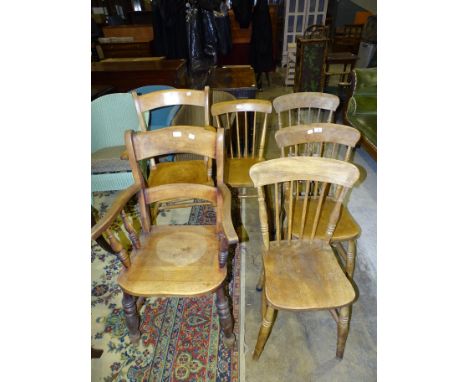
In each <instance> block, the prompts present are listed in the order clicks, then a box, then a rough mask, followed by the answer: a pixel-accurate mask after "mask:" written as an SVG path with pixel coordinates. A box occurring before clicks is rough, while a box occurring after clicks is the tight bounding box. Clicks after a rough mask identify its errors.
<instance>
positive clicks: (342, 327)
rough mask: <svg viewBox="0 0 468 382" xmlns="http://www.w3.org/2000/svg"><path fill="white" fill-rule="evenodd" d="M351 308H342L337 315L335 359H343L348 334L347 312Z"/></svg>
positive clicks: (348, 306)
mask: <svg viewBox="0 0 468 382" xmlns="http://www.w3.org/2000/svg"><path fill="white" fill-rule="evenodd" d="M350 309H351V306H350V305H347V306H343V307H342V308H341V309H340V312H339V314H338V341H337V345H336V357H337V358H339V359H343V353H344V348H345V345H346V339H347V338H348V333H349V312H350Z"/></svg>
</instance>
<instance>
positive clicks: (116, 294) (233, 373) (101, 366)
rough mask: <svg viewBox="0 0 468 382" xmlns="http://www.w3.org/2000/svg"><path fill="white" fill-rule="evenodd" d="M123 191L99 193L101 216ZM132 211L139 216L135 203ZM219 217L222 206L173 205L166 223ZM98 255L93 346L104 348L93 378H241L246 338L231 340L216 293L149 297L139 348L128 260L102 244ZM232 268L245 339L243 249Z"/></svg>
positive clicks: (190, 381)
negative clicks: (226, 338)
mask: <svg viewBox="0 0 468 382" xmlns="http://www.w3.org/2000/svg"><path fill="white" fill-rule="evenodd" d="M115 195H116V193H114V192H105V193H96V194H95V197H94V201H95V202H94V205H95V207H96V208H97V209H98V211H99V212H100V214H101V216H102V214H103V213H104V212H105V211H106V210H107V208H109V207H110V204H111V202H112V199H113V198H114V197H115ZM130 214H131V215H132V216H133V217H136V216H137V215H138V212H137V208H136V206H135V205H134V204H133V205H132V206H131V211H130ZM214 222H215V214H214V211H213V210H212V209H211V208H210V207H207V206H195V207H192V208H184V209H182V208H181V209H173V210H168V211H166V212H165V213H162V214H160V215H159V216H158V224H213V223H214ZM121 236H122V234H121ZM91 260H92V285H91V317H92V325H91V329H92V339H91V345H92V347H93V348H94V349H101V350H103V354H102V355H101V357H100V358H97V359H92V380H93V381H105V382H107V381H122V382H123V381H148V382H153V381H154V382H159V381H184V382H205V381H206V382H208V381H210V382H211V381H213V382H214V381H220V382H221V381H238V380H239V375H238V368H239V341H237V343H236V346H235V348H234V349H228V348H226V347H225V346H224V344H223V341H222V336H223V333H222V332H221V330H220V325H219V319H218V313H217V310H216V305H215V297H214V295H207V296H203V297H197V298H153V299H147V300H146V303H145V305H144V306H143V307H142V308H141V310H140V316H141V324H140V329H141V333H142V335H141V339H140V342H139V344H138V345H137V346H135V345H132V344H131V342H130V339H129V337H128V333H127V327H126V325H125V316H124V312H123V309H122V303H121V300H122V292H121V290H120V288H119V287H118V285H117V283H116V278H117V276H118V274H119V272H120V269H121V264H120V261H119V260H117V258H116V257H115V255H112V254H109V253H107V252H105V251H104V250H103V249H101V248H100V247H99V246H98V245H97V244H96V243H94V242H93V245H92V255H91ZM231 266H232V268H231V269H230V270H231V271H232V273H230V274H232V279H231V280H230V282H229V295H230V302H231V306H232V308H233V316H234V320H235V325H234V332H235V334H236V337H237V338H239V299H240V254H239V251H238V250H237V249H236V251H235V254H234V256H233V260H232V263H231ZM228 277H229V276H228Z"/></svg>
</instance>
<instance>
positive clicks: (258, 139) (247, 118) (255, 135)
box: [211, 99, 272, 159]
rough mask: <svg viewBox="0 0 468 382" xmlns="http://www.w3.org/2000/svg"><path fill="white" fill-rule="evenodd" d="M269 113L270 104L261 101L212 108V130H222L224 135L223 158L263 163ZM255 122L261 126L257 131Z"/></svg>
mask: <svg viewBox="0 0 468 382" xmlns="http://www.w3.org/2000/svg"><path fill="white" fill-rule="evenodd" d="M271 111H272V105H271V102H270V101H268V100H262V99H237V100H233V101H225V102H219V103H216V104H213V105H212V106H211V114H212V115H213V117H215V122H216V127H218V128H220V127H223V128H224V129H225V131H226V144H227V146H228V148H227V151H228V153H226V155H228V156H230V157H231V158H234V157H237V158H247V157H251V158H262V159H263V158H264V148H265V135H266V127H267V121H268V115H269V114H271ZM257 122H260V124H261V126H260V127H258V128H257Z"/></svg>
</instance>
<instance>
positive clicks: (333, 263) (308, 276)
mask: <svg viewBox="0 0 468 382" xmlns="http://www.w3.org/2000/svg"><path fill="white" fill-rule="evenodd" d="M263 262H264V266H265V294H266V298H267V300H268V301H269V303H270V305H271V306H273V307H274V308H275V309H285V310H314V309H330V308H337V307H341V306H344V305H348V304H350V303H351V302H352V301H353V300H354V299H355V297H356V293H355V291H354V288H353V286H352V285H351V283H350V282H349V280H348V279H347V278H346V275H345V274H344V272H343V270H342V269H341V267H340V265H339V264H338V261H337V259H336V257H335V254H334V253H333V250H332V248H331V247H330V245H328V244H326V243H323V242H322V241H314V242H312V243H310V242H308V241H302V240H292V241H291V242H288V241H284V240H283V241H281V242H280V243H279V244H278V243H276V242H270V248H269V249H268V250H266V251H264V254H263ZM285 286H287V287H285Z"/></svg>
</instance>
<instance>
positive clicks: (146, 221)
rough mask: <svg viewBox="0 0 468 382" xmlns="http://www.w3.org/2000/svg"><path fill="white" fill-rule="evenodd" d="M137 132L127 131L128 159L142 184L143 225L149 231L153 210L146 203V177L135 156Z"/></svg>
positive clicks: (141, 207) (141, 212) (140, 195)
mask: <svg viewBox="0 0 468 382" xmlns="http://www.w3.org/2000/svg"><path fill="white" fill-rule="evenodd" d="M135 134H136V133H135V132H134V131H132V130H127V131H126V132H125V145H126V146H127V153H128V160H129V162H130V167H131V169H132V174H133V179H134V181H135V183H136V184H137V185H138V186H140V191H138V204H139V207H140V216H141V226H142V229H143V231H144V232H146V233H148V232H149V231H150V229H151V212H150V209H149V206H148V205H147V204H146V200H145V194H144V190H145V189H146V187H147V183H146V179H145V178H144V176H143V174H142V172H141V167H140V166H139V163H138V161H137V159H136V156H135V147H134V142H133V137H134V135H135Z"/></svg>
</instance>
